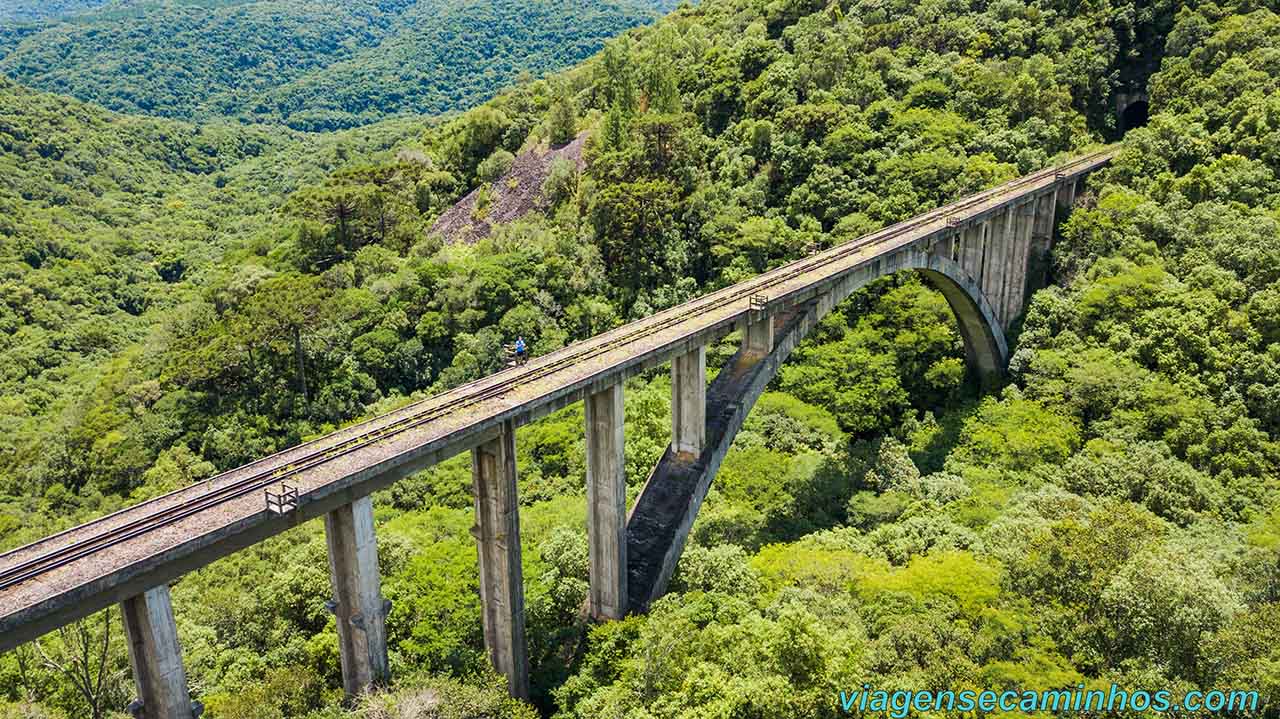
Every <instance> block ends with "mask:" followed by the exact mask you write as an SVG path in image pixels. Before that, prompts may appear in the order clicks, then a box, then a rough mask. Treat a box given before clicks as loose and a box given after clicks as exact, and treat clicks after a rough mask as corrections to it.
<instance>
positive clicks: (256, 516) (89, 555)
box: [0, 153, 1111, 651]
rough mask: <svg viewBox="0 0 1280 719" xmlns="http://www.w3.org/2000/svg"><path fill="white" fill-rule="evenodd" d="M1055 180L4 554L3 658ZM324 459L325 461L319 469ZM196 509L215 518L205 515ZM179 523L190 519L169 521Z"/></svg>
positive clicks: (1037, 179) (1085, 162) (1022, 183)
mask: <svg viewBox="0 0 1280 719" xmlns="http://www.w3.org/2000/svg"><path fill="white" fill-rule="evenodd" d="M1110 157H1111V154H1110V153H1101V154H1097V155H1092V156H1088V157H1086V158H1081V159H1078V160H1075V161H1073V162H1072V163H1069V164H1068V165H1066V166H1064V167H1062V168H1058V170H1059V172H1060V173H1061V174H1062V175H1063V177H1067V178H1072V177H1076V176H1079V175H1082V174H1085V173H1087V172H1089V171H1091V170H1093V169H1096V168H1097V167H1099V166H1101V165H1102V164H1105V163H1106V162H1107V161H1108V160H1109V159H1110ZM1059 181H1061V178H1059V177H1057V176H1055V172H1054V171H1053V170H1049V171H1045V172H1041V173H1037V174H1033V175H1029V176H1027V177H1024V178H1020V179H1019V180H1015V181H1013V182H1011V183H1007V184H1006V185H1002V186H1000V187H997V188H994V189H993V190H990V191H987V192H986V193H981V194H979V195H975V196H973V197H971V198H966V199H965V200H961V201H960V202H958V203H954V204H953V205H948V206H946V207H943V208H940V209H939V210H935V211H933V212H931V213H926V214H925V215H921V216H919V217H917V218H914V219H912V220H909V221H907V222H905V223H902V224H900V225H895V226H893V227H889V228H885V229H883V230H880V231H878V232H875V233H871V234H869V235H867V236H865V237H862V238H859V239H857V240H854V241H852V242H850V243H846V244H845V245H841V246H838V247H834V248H831V249H829V250H825V251H823V252H821V253H817V254H815V255H812V256H810V257H807V258H804V259H802V260H798V261H796V262H794V263H791V264H789V265H784V266H782V267H779V268H777V269H775V270H771V271H770V272H767V273H764V274H762V275H760V276H758V277H756V278H753V279H751V280H748V281H745V282H742V283H739V284H738V285H734V286H732V287H728V288H725V289H722V290H719V291H717V292H713V293H711V294H709V295H706V296H704V297H701V298H698V299H697V300H693V301H691V302H689V303H686V304H685V305H681V306H679V307H675V308H672V309H670V310H666V311H663V312H660V313H657V314H655V315H653V316H651V317H648V318H645V319H643V320H639V321H637V322H633V323H631V324H628V325H624V326H622V327H618V328H616V329H614V330H611V331H609V332H606V333H603V334H601V335H598V336H595V337H592V338H590V339H587V340H584V341H582V342H579V343H576V344H573V345H570V346H568V347H565V348H563V349H561V350H558V351H556V352H553V353H551V354H549V355H546V356H543V357H539V358H537V359H534V360H532V361H530V362H529V363H528V364H527V365H525V366H524V367H520V368H511V369H506V370H503V371H501V372H498V373H496V374H494V375H492V376H489V377H486V378H484V379H481V380H479V381H476V382H473V383H471V384H468V385H464V386H461V387H458V388H455V389H453V390H451V391H449V392H446V393H443V394H440V395H437V396H434V397H431V398H428V399H426V400H423V401H421V402H418V403H415V404H412V405H408V406H406V407H403V408H401V409H398V410H396V411H394V412H391V413H389V414H387V415H384V416H381V417H378V418H375V419H372V420H369V421H367V422H363V423H360V424H357V425H354V426H352V427H348V428H346V429H343V430H340V431H338V432H335V433H334V434H331V435H328V436H326V437H323V438H321V439H317V440H315V441H313V442H309V443H306V444H302V445H299V446H297V447H294V448H292V449H289V450H286V451H284V452H281V453H279V454H276V455H273V456H270V457H267V458H264V459H262V460H259V461H257V462H254V463H251V464H248V465H245V466H243V467H239V468H237V469H233V470H231V471H229V472H226V473H224V474H221V475H218V476H216V477H214V478H212V479H209V480H206V481H204V482H200V483H197V484H195V485H192V486H190V487H187V488H185V489H182V490H179V491H177V492H174V493H172V494H168V495H165V496H163V497H159V498H156V499H153V500H150V501H148V502H144V503H142V504H139V505H136V506H133V507H130V508H127V509H125V510H122V511H121V512H118V513H116V514H113V515H109V516H107V517H104V518H102V519H99V520H96V521H94V522H90V523H88V524H85V525H82V526H79V527H76V528H73V529H70V530H68V531H66V532H62V533H59V534H56V535H53V536H51V537H48V538H45V539H43V540H41V541H39V542H36V543H34V544H31V545H28V546H26V547H22V548H19V549H16V550H13V551H11V552H9V553H7V554H4V555H0V651H4V650H7V649H10V648H12V647H14V646H16V645H18V644H20V643H22V642H24V641H27V640H29V639H31V638H33V637H36V636H39V635H40V634H42V633H44V632H46V631H49V630H50V629H52V628H54V627H56V626H59V625H60V624H63V623H65V622H67V621H71V620H74V619H76V618H79V617H81V616H85V615H88V614H89V613H91V612H93V611H97V610H99V609H101V608H103V607H105V606H108V605H110V604H111V603H115V602H118V601H121V600H123V599H125V598H127V597H129V596H132V595H135V594H137V593H139V592H140V591H143V590H145V589H147V588H149V587H151V586H156V585H158V584H160V583H162V582H166V581H170V580H172V579H173V578H176V577H178V576H180V575H181V574H183V573H185V572H187V571H190V570H192V569H194V568H197V567H199V566H203V565H204V564H208V563H209V562H212V561H213V560H215V559H217V558H218V557H221V556H224V555H226V554H228V553H230V552H233V551H236V550H237V549H240V548H243V547H245V546H248V545H251V544H253V543H255V542H257V541H261V540H262V539H263V538H266V537H268V536H271V535H274V534H277V533H279V532H281V531H284V530H285V529H288V528H289V527H290V526H293V525H296V524H298V523H300V522H302V521H306V520H308V519H311V518H313V517H317V516H321V515H323V514H324V513H325V512H327V511H330V510H332V509H333V508H335V507H337V506H340V505H342V504H344V503H346V502H349V501H351V500H352V499H354V498H357V497H360V496H363V495H366V494H368V493H370V492H372V491H375V490H377V489H380V488H382V487H384V486H386V485H388V484H390V483H391V482H393V481H395V480H397V479H399V478H401V477H403V476H405V475H406V474H408V473H411V472H413V471H418V470H420V469H422V468H424V467H426V466H430V465H431V464H434V463H435V462H438V461H440V460H441V459H444V458H446V457H448V456H450V455H452V454H456V453H457V452H460V451H464V450H466V449H468V448H470V447H472V446H475V445H476V444H478V443H479V442H481V441H484V440H485V439H488V438H490V437H492V436H494V434H495V433H496V432H498V431H501V429H502V427H503V425H504V423H508V422H510V423H512V424H515V425H518V424H521V423H524V422H527V421H529V420H531V419H533V418H536V417H539V416H542V415H545V414H546V413H549V412H551V411H554V410H555V409H558V408H559V407H562V406H564V405H566V404H569V403H571V402H573V401H577V400H579V399H581V398H582V397H583V396H584V393H585V392H587V391H592V390H593V389H596V388H600V387H603V386H607V385H608V384H610V383H612V382H616V381H618V380H619V379H620V378H622V377H625V376H629V375H631V374H635V373H637V372H639V371H642V370H643V369H645V368H648V367H653V366H656V365H658V364H661V363H662V362H664V361H666V360H668V359H669V358H670V356H671V355H672V354H674V353H676V352H681V351H686V350H687V349H689V348H692V347H696V346H697V345H699V344H703V343H705V342H706V341H708V340H709V339H712V338H714V337H718V336H723V335H724V334H726V333H728V332H729V331H731V330H732V329H733V327H734V325H735V323H737V322H739V321H740V320H741V319H742V318H743V317H744V316H745V315H746V314H747V313H748V312H749V311H750V310H751V297H752V296H758V295H765V296H767V298H768V307H769V311H774V310H776V309H779V308H782V307H786V306H789V305H792V304H794V303H795V302H797V301H801V300H803V299H806V298H808V297H810V296H813V295H814V294H815V293H817V292H819V291H821V289H822V288H823V287H824V286H827V285H829V284H830V283H831V282H832V281H833V280H836V279H838V278H840V277H842V276H844V275H846V274H847V273H849V272H850V271H852V270H854V269H856V268H858V267H860V266H862V265H864V264H865V263H867V262H871V261H874V260H875V258H876V257H878V256H880V255H883V254H885V253H888V252H891V251H893V250H895V249H898V248H901V247H903V246H906V245H910V244H912V243H916V242H920V241H922V240H927V239H929V238H931V237H935V236H941V235H945V234H946V233H950V232H954V231H955V222H956V221H959V222H960V223H961V224H965V223H969V222H973V221H977V220H981V219H983V218H984V217H986V216H988V215H990V214H992V213H994V212H996V211H998V210H1000V209H1002V208H1003V207H1004V206H1005V205H1008V204H1010V203H1013V202H1016V201H1018V200H1020V199H1021V198H1022V197H1024V196H1027V195H1032V194H1037V193H1040V192H1043V191H1045V190H1046V189H1048V188H1051V187H1052V186H1054V185H1055V184H1056V183H1057V182H1059ZM949 219H950V220H951V223H950V224H949V223H948V220H949ZM378 432H382V433H383V434H382V435H381V436H378V435H377V434H376V433H378ZM326 452H328V453H330V454H332V455H333V456H331V457H325V456H324V453H326ZM281 481H284V482H287V483H288V484H290V485H293V486H296V487H297V488H298V491H299V501H298V506H297V508H296V509H295V510H293V511H291V512H288V513H286V514H284V515H276V514H272V513H270V512H268V511H267V510H266V504H265V499H264V495H263V490H264V487H266V486H271V487H279V486H280V484H281ZM227 492H232V493H233V494H234V493H237V492H238V493H242V494H240V496H231V497H228V498H226V500H225V501H219V502H217V503H216V504H213V503H212V500H211V498H214V497H218V496H219V493H227ZM202 501H203V502H210V505H211V506H207V507H201V506H200V504H199V503H200V502H202ZM193 503H195V504H193ZM182 512H186V513H188V516H181V514H175V513H182ZM166 513H167V514H168V515H169V516H168V518H167V519H165V520H164V522H163V523H162V524H160V525H159V526H148V525H146V524H145V523H147V522H152V521H158V520H155V518H156V517H161V516H165V515H166ZM139 523H142V524H141V525H140V524H139ZM131 528H132V529H131ZM107 535H111V536H107ZM94 541H97V542H99V543H100V544H101V547H99V548H96V549H95V550H94V551H92V552H89V551H87V549H86V546H87V545H86V543H87V542H94ZM68 553H69V554H68ZM76 553H80V554H83V556H76ZM55 555H59V556H57V557H55V559H53V560H49V562H48V564H49V566H47V567H44V568H42V569H41V570H40V571H38V572H35V573H34V576H31V577H30V578H23V575H17V579H19V580H21V581H15V578H14V575H6V572H13V571H16V570H17V569H18V568H21V567H23V566H25V565H27V564H28V563H29V562H31V561H33V560H35V559H38V558H41V557H53V556H55ZM6 576H9V580H8V581H6V580H5V579H4V578H5V577H6Z"/></svg>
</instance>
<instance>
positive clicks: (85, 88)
mask: <svg viewBox="0 0 1280 719" xmlns="http://www.w3.org/2000/svg"><path fill="white" fill-rule="evenodd" d="M668 3H669V0H572V1H564V0H559V1H557V0H522V1H521V2H515V1H514V0H497V1H492V0H491V1H486V2H478V1H477V0H355V1H349V2H342V3H336V4H335V3H329V2H317V1H315V0H200V1H194V0H167V1H164V2H159V1H155V0H116V1H115V2H110V3H107V4H104V5H103V6H102V7H100V8H97V9H94V10H92V11H86V12H80V13H78V14H75V15H74V16H71V17H66V18H62V19H52V20H49V21H46V22H43V23H31V22H28V23H12V24H10V23H6V24H5V25H3V26H0V73H2V74H4V75H7V76H9V77H10V78H12V79H15V80H17V81H19V82H21V83H23V84H25V85H28V86H30V87H34V88H39V89H42V90H47V91H49V92H56V93H61V94H64V95H71V96H73V97H77V98H79V99H82V100H87V101H91V102H96V103H99V104H101V105H104V106H106V107H108V108H110V109H113V110H119V111H123V112H130V113H137V114H144V115H152V116H159V117H168V118H177V119H184V120H206V121H207V120H210V119H218V118H236V119H239V120H242V121H246V122H260V123H270V124H285V125H288V126H289V127H292V128H295V129H299V130H334V129H340V128H349V127H355V126H359V125H366V124H369V123H370V122H374V121H377V120H380V119H383V118H386V117H392V116H396V115H405V114H433V115H434V114H440V113H444V112H447V111H451V110H460V109H465V108H468V107H472V106H474V105H476V104H478V103H480V102H482V101H484V100H486V99H488V98H489V97H490V96H492V95H493V93H494V92H496V91H497V90H498V89H499V88H501V87H503V86H505V85H508V84H510V83H512V82H513V81H514V80H516V79H517V78H518V77H520V76H521V75H522V74H524V73H529V74H532V75H535V76H537V75H542V74H545V73H546V72H548V71H552V70H557V69H560V68H562V67H565V66H566V65H571V64H573V63H575V62H578V61H580V60H582V59H584V58H586V57H587V56H588V55H591V54H592V53H594V52H595V51H596V50H598V49H599V48H600V45H601V43H602V42H603V41H604V40H605V39H606V38H608V37H612V36H613V35H616V34H618V33H619V32H621V31H622V30H625V29H626V28H629V27H632V26H635V25H638V24H641V23H645V22H649V21H651V20H652V19H653V18H654V17H655V16H656V14H657V11H659V10H664V9H669V8H670V5H669V4H668ZM14 12H16V13H18V14H17V17H16V18H15V19H22V18H23V17H24V14H23V11H22V9H21V8H18V9H16V10H15V11H14ZM29 14H30V13H26V15H29Z"/></svg>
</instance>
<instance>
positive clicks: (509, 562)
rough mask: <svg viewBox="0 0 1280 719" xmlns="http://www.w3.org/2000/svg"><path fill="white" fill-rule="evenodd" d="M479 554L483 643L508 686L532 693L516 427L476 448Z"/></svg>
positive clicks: (474, 468)
mask: <svg viewBox="0 0 1280 719" xmlns="http://www.w3.org/2000/svg"><path fill="white" fill-rule="evenodd" d="M471 478H472V493H473V495H474V496H475V503H476V505H475V506H476V526H475V528H474V529H472V534H474V535H475V538H476V548H477V552H478V554H479V557H480V603H481V607H482V609H483V621H484V644H485V647H486V648H487V649H488V650H489V659H490V661H492V662H493V667H494V669H496V670H497V671H498V673H499V674H502V675H503V676H505V677H506V678H507V690H508V691H509V692H510V693H511V696H513V697H516V698H519V699H527V698H529V659H528V650H527V649H526V646H525V632H524V572H523V570H522V569H521V566H520V509H519V506H520V505H519V500H518V499H517V496H516V440H515V427H514V426H513V425H512V423H511V422H509V421H508V422H506V423H504V425H503V427H502V433H501V435H500V436H499V437H498V438H497V439H494V440H490V441H488V442H486V443H484V444H482V445H480V446H478V447H476V448H475V449H473V450H472V451H471Z"/></svg>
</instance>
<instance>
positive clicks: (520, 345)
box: [516, 337, 528, 364]
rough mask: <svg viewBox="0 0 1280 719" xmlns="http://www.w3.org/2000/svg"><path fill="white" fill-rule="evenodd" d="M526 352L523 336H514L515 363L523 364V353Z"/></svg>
mask: <svg viewBox="0 0 1280 719" xmlns="http://www.w3.org/2000/svg"><path fill="white" fill-rule="evenodd" d="M527 352H528V348H527V347H525V344H524V338H523V337H517V338H516V363H517V364H524V362H525V354H526V353H527Z"/></svg>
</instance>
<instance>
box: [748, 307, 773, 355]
mask: <svg viewBox="0 0 1280 719" xmlns="http://www.w3.org/2000/svg"><path fill="white" fill-rule="evenodd" d="M742 347H743V349H745V350H746V351H747V353H748V354H751V355H754V356H757V357H763V356H765V355H767V354H769V353H770V352H772V351H773V318H772V317H769V316H768V315H765V316H764V317H762V318H760V319H758V320H755V321H753V320H751V319H748V320H746V321H745V322H744V323H743V327H742Z"/></svg>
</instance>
